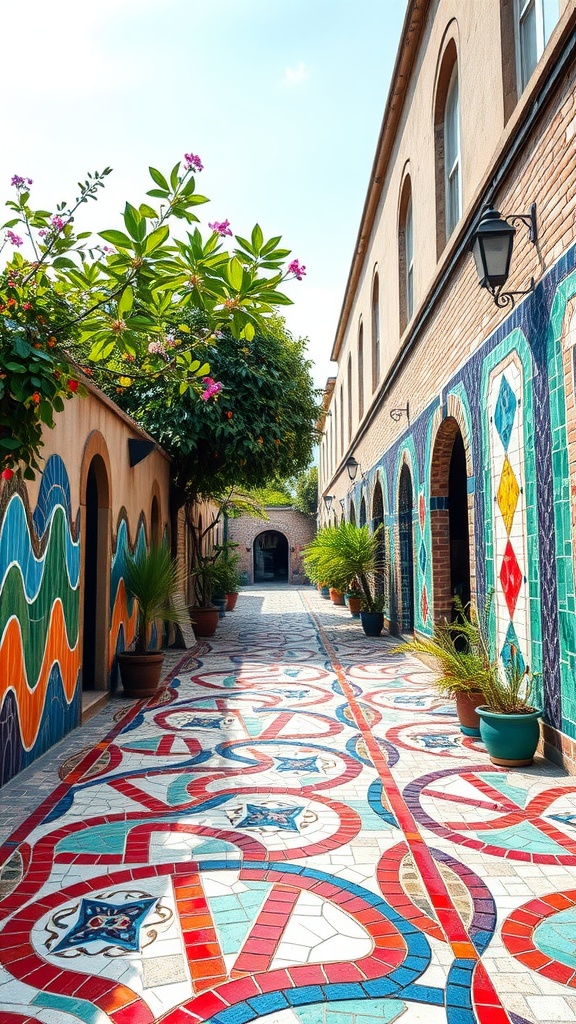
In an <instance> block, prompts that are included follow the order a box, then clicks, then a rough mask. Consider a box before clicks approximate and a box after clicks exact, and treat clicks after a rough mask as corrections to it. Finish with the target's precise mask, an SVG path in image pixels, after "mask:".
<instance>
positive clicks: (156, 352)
mask: <svg viewBox="0 0 576 1024" xmlns="http://www.w3.org/2000/svg"><path fill="white" fill-rule="evenodd" d="M148 351H149V352H150V354H151V355H153V356H165V355H166V349H165V348H164V345H163V343H162V342H161V341H151V342H150V344H149V345H148Z"/></svg>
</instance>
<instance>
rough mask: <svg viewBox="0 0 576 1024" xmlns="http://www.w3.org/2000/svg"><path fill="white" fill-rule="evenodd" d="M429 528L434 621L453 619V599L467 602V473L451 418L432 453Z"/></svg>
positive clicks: (456, 427)
mask: <svg viewBox="0 0 576 1024" xmlns="http://www.w3.org/2000/svg"><path fill="white" fill-rule="evenodd" d="M430 527H431V534H432V573H433V580H434V588H433V593H434V608H433V616H434V619H435V621H436V622H437V621H439V620H440V619H448V620H449V621H450V620H451V619H452V618H453V617H454V607H453V604H452V600H453V598H454V597H455V596H458V597H459V598H460V599H461V601H462V603H463V604H467V603H468V602H469V601H470V593H471V572H470V535H469V511H468V470H467V465H466V451H465V447H464V439H463V437H462V431H461V429H460V425H459V423H458V421H457V419H456V418H455V417H454V416H447V417H446V419H444V420H442V422H441V424H440V426H439V428H438V432H437V434H436V438H435V441H434V448H433V451H432V465H431V474H430Z"/></svg>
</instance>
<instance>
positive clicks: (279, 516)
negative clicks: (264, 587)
mask: <svg viewBox="0 0 576 1024" xmlns="http://www.w3.org/2000/svg"><path fill="white" fill-rule="evenodd" d="M266 513H267V515H268V519H266V520H263V519H253V518H252V517H251V516H241V517H240V519H230V520H229V522H228V538H229V539H230V540H232V541H234V542H235V543H236V544H238V545H239V547H238V554H239V555H240V564H239V569H240V572H245V573H246V575H247V579H248V580H249V582H250V583H252V582H253V580H254V564H253V545H254V541H255V539H256V537H258V536H259V535H260V534H261V533H263V532H264V531H266V530H278V532H279V533H282V534H284V536H285V537H286V539H287V541H288V550H289V580H290V582H291V583H302V582H304V574H303V570H302V549H303V548H304V547H305V546H306V544H308V543H309V542H310V541H311V540H312V538H313V537H314V536H315V534H316V520H315V519H314V518H313V517H312V516H307V515H305V514H304V513H303V512H299V511H298V510H297V509H295V508H273V507H268V508H267V509H266Z"/></svg>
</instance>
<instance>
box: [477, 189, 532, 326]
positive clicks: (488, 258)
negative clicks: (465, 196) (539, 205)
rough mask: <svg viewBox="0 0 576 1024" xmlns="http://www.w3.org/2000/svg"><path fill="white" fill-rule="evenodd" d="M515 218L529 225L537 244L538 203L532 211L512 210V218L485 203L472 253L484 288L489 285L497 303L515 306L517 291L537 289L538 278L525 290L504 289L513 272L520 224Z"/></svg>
mask: <svg viewBox="0 0 576 1024" xmlns="http://www.w3.org/2000/svg"><path fill="white" fill-rule="evenodd" d="M512 221H520V222H521V223H522V224H525V225H526V226H527V228H528V238H529V240H530V241H531V242H532V243H533V244H534V245H536V241H537V233H536V204H535V203H532V206H531V207H530V210H529V212H528V213H513V214H510V220H506V219H505V218H504V217H502V216H501V214H500V212H499V211H498V210H496V209H494V207H492V206H485V207H484V210H483V211H482V216H481V217H480V220H479V222H478V227H477V228H476V231H475V232H474V236H473V240H472V254H473V256H474V261H475V263H476V271H477V273H478V279H479V282H480V287H481V288H486V289H487V290H488V291H489V292H490V294H491V296H492V298H493V299H494V302H495V303H496V305H497V306H501V307H502V306H513V305H514V304H515V297H516V296H517V295H529V294H530V292H532V291H534V278H532V280H531V282H530V287H529V288H527V289H526V290H525V291H514V292H504V291H503V290H502V289H503V287H504V285H505V284H506V281H507V280H508V275H509V274H510V263H511V261H512V250H513V248H514V236H515V234H516V228H515V227H514V224H513V223H511V222H512Z"/></svg>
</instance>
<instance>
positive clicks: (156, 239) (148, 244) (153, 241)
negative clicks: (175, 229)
mask: <svg viewBox="0 0 576 1024" xmlns="http://www.w3.org/2000/svg"><path fill="white" fill-rule="evenodd" d="M169 234H170V228H169V227H167V226H166V225H163V227H161V228H156V229H155V231H152V232H151V233H150V234H149V235H148V237H147V239H146V241H145V242H144V252H145V253H148V252H153V251H154V249H158V248H159V247H160V246H161V245H162V244H163V242H165V241H166V239H167V238H168V235H169Z"/></svg>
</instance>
